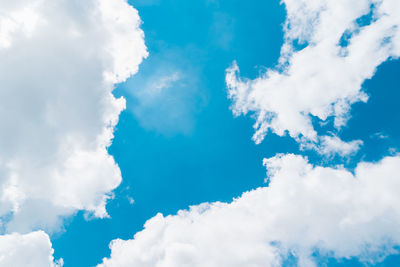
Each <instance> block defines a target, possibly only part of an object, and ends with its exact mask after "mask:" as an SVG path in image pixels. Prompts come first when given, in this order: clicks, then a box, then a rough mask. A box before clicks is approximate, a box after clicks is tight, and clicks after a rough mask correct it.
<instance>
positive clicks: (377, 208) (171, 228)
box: [100, 154, 400, 267]
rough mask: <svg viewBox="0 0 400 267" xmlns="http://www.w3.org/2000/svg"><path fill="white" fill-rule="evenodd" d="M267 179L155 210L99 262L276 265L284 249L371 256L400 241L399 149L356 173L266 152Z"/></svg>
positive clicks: (303, 258) (306, 259) (308, 260)
mask: <svg viewBox="0 0 400 267" xmlns="http://www.w3.org/2000/svg"><path fill="white" fill-rule="evenodd" d="M264 163H265V165H266V166H267V169H268V179H269V180H270V185H269V187H263V188H259V189H256V190H253V191H250V192H247V193H244V194H243V195H242V196H241V197H240V198H238V199H235V200H234V201H233V202H232V203H230V204H227V203H220V202H216V203H211V204H202V205H199V206H193V207H191V208H190V210H189V211H184V210H182V211H179V212H178V214H177V215H174V216H167V217H163V216H162V215H161V214H158V215H157V216H155V217H154V218H152V219H150V220H149V221H147V222H146V224H145V229H144V230H143V231H141V232H139V233H137V234H136V235H135V237H134V239H132V240H127V241H123V240H119V239H117V240H114V241H113V242H111V244H110V248H111V251H112V252H111V257H110V258H106V259H104V260H103V263H102V264H101V265H100V266H107V267H112V266H118V267H121V266H158V267H172V266H173V267H179V266H199V267H200V266H201V267H204V266H206V267H214V266H215V267H217V266H238V267H239V266H280V265H281V263H282V260H283V259H285V257H286V256H287V255H289V253H290V254H291V255H294V256H295V257H297V258H298V261H299V262H298V264H299V265H300V266H313V265H314V262H313V260H314V259H313V258H312V253H313V252H315V251H318V252H319V253H320V254H321V255H327V256H333V257H336V258H348V257H353V256H354V257H359V258H361V260H364V261H369V262H374V261H378V260H381V259H382V258H383V257H385V256H386V255H387V254H390V253H393V252H394V250H393V247H394V246H395V245H399V244H400V231H399V227H398V226H399V225H400V207H399V205H398V203H399V201H400V176H399V173H400V157H399V156H395V157H386V158H384V159H383V160H382V161H380V162H378V163H360V164H359V165H358V167H357V168H356V169H355V174H352V173H351V172H349V171H347V170H345V169H342V168H340V167H338V168H329V167H315V166H312V165H311V164H309V163H308V162H307V160H306V159H305V158H303V157H302V156H296V155H292V154H288V155H278V156H276V157H273V158H270V159H265V160H264Z"/></svg>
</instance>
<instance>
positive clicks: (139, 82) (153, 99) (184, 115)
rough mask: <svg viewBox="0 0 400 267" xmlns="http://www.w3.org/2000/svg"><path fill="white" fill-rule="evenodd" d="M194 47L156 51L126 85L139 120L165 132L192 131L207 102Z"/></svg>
mask: <svg viewBox="0 0 400 267" xmlns="http://www.w3.org/2000/svg"><path fill="white" fill-rule="evenodd" d="M191 54H192V48H187V49H182V50H179V51H178V50H175V49H170V50H165V51H162V52H161V53H158V54H157V53H155V54H152V55H151V56H150V57H149V58H148V59H147V60H146V62H144V63H143V65H142V66H141V69H140V72H139V73H138V74H137V75H135V76H134V77H133V78H132V79H130V80H129V81H128V82H127V83H126V84H125V85H124V87H125V90H126V92H124V94H126V95H127V101H132V104H131V105H130V107H131V108H130V109H129V110H130V111H131V112H132V113H133V115H134V116H135V118H136V119H137V120H138V122H139V124H140V125H141V126H142V127H143V128H145V129H147V130H151V131H155V132H158V133H161V134H163V135H165V136H175V135H179V134H183V135H189V134H191V133H192V132H193V129H194V128H195V121H196V118H195V114H196V113H197V112H198V110H199V109H200V108H201V107H202V105H203V104H204V103H203V102H205V101H204V93H203V92H202V91H201V88H200V81H199V80H200V75H201V73H200V70H199V69H198V67H197V66H193V62H192V61H191V60H190V59H188V58H189V57H190V56H191Z"/></svg>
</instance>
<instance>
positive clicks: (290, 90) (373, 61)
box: [226, 0, 400, 153]
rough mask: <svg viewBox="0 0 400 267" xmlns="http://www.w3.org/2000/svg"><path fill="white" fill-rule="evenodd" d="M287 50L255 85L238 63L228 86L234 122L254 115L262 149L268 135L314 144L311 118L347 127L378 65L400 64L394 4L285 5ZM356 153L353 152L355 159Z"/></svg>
mask: <svg viewBox="0 0 400 267" xmlns="http://www.w3.org/2000/svg"><path fill="white" fill-rule="evenodd" d="M282 2H283V3H284V5H285V7H286V11H287V20H286V24H285V28H284V32H285V35H284V37H285V42H284V45H283V46H282V49H281V57H280V59H279V64H278V66H277V67H276V68H271V69H268V70H267V71H266V72H265V73H264V74H262V75H261V76H260V77H259V78H257V79H255V80H248V79H243V78H240V77H239V76H240V75H239V68H238V66H237V64H236V63H234V64H233V66H232V67H231V68H230V69H228V70H227V75H226V83H227V86H228V88H229V97H230V98H231V99H232V100H233V105H232V110H233V113H234V114H235V115H240V114H247V113H249V112H250V113H254V114H255V116H256V119H257V121H256V124H255V125H254V128H255V129H256V133H255V135H254V137H253V139H254V140H255V142H256V143H260V142H261V141H262V140H263V138H264V136H265V135H266V134H267V132H268V131H269V130H271V131H272V132H274V133H276V134H278V135H284V134H285V133H286V132H288V133H289V135H290V136H291V137H293V138H296V139H297V140H300V141H302V142H306V143H307V142H314V143H316V144H319V143H320V142H323V140H320V137H319V136H318V133H317V132H316V130H315V129H314V127H313V125H312V118H311V116H314V117H317V118H319V119H320V120H322V121H325V120H326V119H327V118H329V117H333V118H334V126H335V127H336V128H337V129H339V128H340V127H341V126H343V125H345V124H346V120H347V119H348V117H349V110H350V106H351V104H353V103H355V102H357V101H366V100H367V98H368V97H367V95H366V94H365V93H364V92H363V91H362V84H363V82H364V81H365V80H366V79H369V78H371V77H372V76H373V75H374V72H375V70H376V68H377V66H379V65H380V64H381V63H382V62H384V61H386V60H388V59H389V58H397V57H399V56H400V16H399V14H400V4H399V1H397V0H360V1H347V0H339V1H329V0H322V1H310V0H283V1H282ZM353 152H354V151H350V153H353Z"/></svg>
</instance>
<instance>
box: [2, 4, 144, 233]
mask: <svg viewBox="0 0 400 267" xmlns="http://www.w3.org/2000/svg"><path fill="white" fill-rule="evenodd" d="M140 23H141V21H140V18H139V15H138V13H137V11H136V10H135V9H134V8H132V7H131V6H130V5H128V3H127V2H126V1H125V0H88V1H75V0H72V1H71V0H55V1H43V0H29V1H28V0H15V1H8V0H0V25H1V26H0V58H1V61H0V99H1V100H0V124H1V125H2V131H1V132H0V148H1V151H0V196H1V197H0V217H1V220H2V223H3V227H4V229H3V230H4V231H5V232H13V231H20V232H29V231H30V230H32V229H39V228H40V229H47V230H49V231H51V230H55V229H56V228H57V227H59V226H60V225H59V223H60V219H62V217H63V216H67V215H71V214H73V213H75V212H76V211H77V210H85V211H87V212H89V213H90V214H93V215H94V216H96V217H106V216H107V212H106V209H105V205H106V201H107V199H108V198H110V197H112V195H111V191H112V190H113V189H114V188H116V187H117V186H118V185H119V183H120V181H121V174H120V170H119V167H118V166H117V164H116V163H115V161H114V159H113V158H112V157H111V156H110V155H109V154H108V152H107V147H108V146H109V145H110V144H111V141H112V138H113V130H114V126H115V125H116V123H117V122H118V116H119V113H120V112H121V110H123V109H124V108H125V100H124V99H123V98H119V99H116V98H115V97H114V96H113V95H112V93H111V92H112V90H113V89H114V84H115V83H118V82H123V81H125V80H126V79H127V78H128V77H129V76H131V75H132V74H134V73H136V71H137V70H138V65H139V64H140V62H141V61H142V59H143V57H145V56H147V51H146V47H145V44H144V35H143V32H142V31H141V30H140V28H139V27H140Z"/></svg>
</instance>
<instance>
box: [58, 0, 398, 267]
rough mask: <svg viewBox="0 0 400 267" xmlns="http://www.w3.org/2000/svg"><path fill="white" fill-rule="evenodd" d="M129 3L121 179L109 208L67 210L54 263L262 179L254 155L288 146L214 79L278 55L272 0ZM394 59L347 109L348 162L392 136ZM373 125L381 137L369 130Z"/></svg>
mask: <svg viewBox="0 0 400 267" xmlns="http://www.w3.org/2000/svg"><path fill="white" fill-rule="evenodd" d="M130 3H131V4H133V5H134V6H135V7H136V8H137V9H138V11H139V14H140V17H141V19H142V20H143V25H142V29H143V30H144V32H145V36H146V45H147V47H148V49H149V53H150V56H149V58H148V59H146V60H145V61H144V62H143V64H142V65H141V66H140V72H139V73H138V74H137V75H135V76H134V77H132V78H130V79H129V80H128V81H127V82H126V83H123V84H120V85H118V87H117V89H116V91H115V94H116V95H118V96H124V97H126V99H127V110H126V111H124V112H123V113H122V114H121V117H120V121H119V123H118V125H117V128H116V129H117V130H116V134H115V138H114V141H113V144H112V146H111V147H110V149H109V151H110V153H111V155H113V156H114V157H115V159H116V162H117V163H118V164H119V166H120V168H121V171H122V176H123V182H122V184H121V185H120V187H119V188H118V189H116V190H115V199H113V200H112V201H110V202H109V204H108V205H107V209H108V210H109V213H110V216H111V219H104V220H97V219H94V220H89V221H86V220H85V219H83V217H82V214H80V213H79V214H78V215H77V216H75V217H74V218H72V219H70V220H68V221H69V222H68V223H67V224H66V226H65V229H66V231H65V232H64V233H62V234H59V235H56V236H55V237H54V238H53V246H54V248H55V256H56V258H57V257H62V258H64V262H65V266H89V265H94V264H96V263H99V261H100V260H101V259H102V258H103V257H104V256H106V255H108V254H109V249H108V243H109V241H110V240H112V239H115V238H122V239H130V238H132V236H133V235H134V234H135V233H136V232H137V231H140V230H141V229H142V227H143V224H144V223H145V221H146V220H148V219H149V218H151V217H153V216H154V215H155V214H156V213H158V212H161V213H163V214H165V215H168V214H175V213H176V212H177V211H178V210H180V209H185V208H187V207H188V206H189V205H195V204H200V203H202V202H214V201H230V200H232V198H234V197H238V196H239V195H240V194H241V193H242V192H244V191H247V190H251V189H255V188H257V187H260V186H263V185H265V183H264V178H265V170H264V168H263V166H262V164H261V163H262V158H264V157H271V156H273V155H275V154H276V153H288V152H294V153H299V149H298V146H297V144H296V142H295V141H293V140H292V139H290V138H288V137H278V136H276V135H273V134H271V135H269V136H268V138H266V139H265V141H264V142H263V143H262V144H260V145H255V144H254V142H253V141H252V140H251V136H252V134H253V130H252V124H253V121H252V119H251V118H249V117H239V118H234V117H233V116H232V113H231V111H230V104H231V103H230V100H229V99H227V91H226V85H225V82H224V79H225V76H224V73H225V69H226V68H227V67H229V66H230V65H231V63H232V61H233V60H237V62H238V63H239V64H240V66H241V72H242V74H243V75H244V76H247V77H250V78H255V77H256V76H257V75H258V74H259V72H260V71H261V70H262V68H263V67H271V66H274V65H275V64H276V63H277V60H278V58H279V53H280V47H281V45H282V42H283V32H282V25H283V23H284V20H285V10H284V7H283V6H282V5H280V4H279V2H278V1H258V0H251V1H246V2H243V1H181V0H169V1H137V2H135V1H131V2H130ZM399 69H400V65H399V63H398V62H396V61H394V62H389V63H385V64H384V65H382V66H381V67H379V70H378V72H377V74H376V75H375V77H374V78H373V79H372V80H368V81H366V82H365V84H364V88H365V91H366V92H367V93H368V94H369V95H370V96H371V98H370V100H369V101H368V103H367V104H365V103H360V104H356V105H355V106H354V107H353V108H352V112H351V117H352V119H351V120H350V121H349V124H348V126H347V127H346V128H345V129H344V130H343V132H342V136H343V137H344V138H348V139H354V138H361V139H362V140H363V141H364V143H365V145H364V146H363V148H362V150H361V151H360V153H359V155H357V157H356V158H355V159H354V162H357V161H358V160H359V159H360V157H363V158H364V159H365V160H368V161H376V160H378V159H380V158H381V157H382V156H384V155H386V154H388V148H391V147H394V148H396V147H398V145H399V136H400V129H399V128H398V123H397V117H398V116H397V115H398V108H397V99H398V97H397V96H398V94H399V92H398V90H397V89H398V88H397V87H398V86H397V84H398V82H397V79H396V77H397V75H398V74H399ZM173 73H180V74H179V75H182V77H180V79H179V81H178V82H176V81H175V82H174V81H173V82H171V84H170V87H169V88H168V90H167V91H166V92H165V93H163V94H162V95H160V96H154V97H153V98H154V99H151V100H149V101H148V103H141V101H146V100H143V99H141V98H140V95H137V93H136V92H137V91H141V90H143V88H145V89H146V88H148V87H149V86H151V85H149V83H151V82H152V81H153V80H154V79H157V76H162V75H165V76H168V75H171V74H173ZM149 94H152V93H151V92H150V93H149ZM151 97H152V96H150V98H151ZM157 98H160V99H157ZM140 105H144V108H143V109H144V110H143V114H141V113H140V112H136V111H135V109H137V106H140ZM169 112H172V113H173V114H170V113H169ZM388 114H390V115H388ZM170 116H171V117H170ZM172 116H173V117H172ZM142 117H143V118H142ZM149 117H150V119H151V122H148V124H147V125H146V124H145V123H143V121H146V120H148V119H149ZM376 133H383V134H385V135H387V136H388V138H386V139H383V140H381V139H379V138H375V137H373V135H374V134H376ZM301 153H306V154H307V152H301ZM308 154H309V156H310V158H311V159H312V160H313V161H314V162H321V159H320V157H318V156H317V155H314V154H315V153H310V152H308ZM352 160H353V159H352ZM339 161H340V160H339ZM354 162H350V163H348V162H345V164H349V166H351V165H352V164H354ZM324 163H325V164H328V165H334V164H336V162H335V161H330V162H324ZM129 197H131V198H133V199H134V201H135V202H134V204H130V203H129V200H128V198H129ZM396 264H398V262H397V261H396V260H395V259H394V258H389V259H388V260H387V266H395V265H396ZM337 265H339V266H358V265H359V264H357V261H344V262H342V263H341V264H339V263H335V262H334V261H333V260H332V261H328V266H337ZM385 266H386V265H385Z"/></svg>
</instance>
